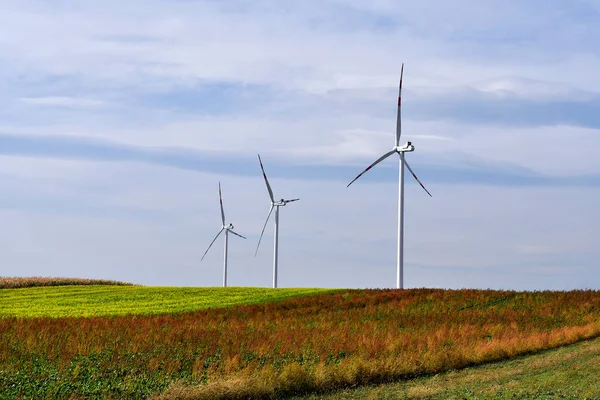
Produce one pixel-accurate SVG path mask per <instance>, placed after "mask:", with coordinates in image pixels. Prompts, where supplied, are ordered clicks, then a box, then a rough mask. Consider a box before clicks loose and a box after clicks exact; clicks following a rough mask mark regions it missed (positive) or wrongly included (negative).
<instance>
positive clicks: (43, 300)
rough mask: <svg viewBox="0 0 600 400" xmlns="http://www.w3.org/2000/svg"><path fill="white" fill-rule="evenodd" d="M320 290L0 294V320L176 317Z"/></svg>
mask: <svg viewBox="0 0 600 400" xmlns="http://www.w3.org/2000/svg"><path fill="white" fill-rule="evenodd" d="M324 291H326V290H324V289H276V290H273V289H265V288H241V287H230V288H196V287H149V286H107V285H84V286H51V287H44V286H42V287H28V288H22V289H8V290H0V317H52V318H58V317H91V316H111V315H126V314H138V315H143V314H165V313H179V312H188V311H195V310H202V309H207V308H221V307H229V306H233V305H239V304H256V303H264V302H268V301H277V300H283V299H288V298H291V297H295V296H301V295H310V294H315V293H322V292H324Z"/></svg>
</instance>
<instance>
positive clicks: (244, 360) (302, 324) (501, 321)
mask: <svg viewBox="0 0 600 400" xmlns="http://www.w3.org/2000/svg"><path fill="white" fill-rule="evenodd" d="M87 289H88V290H92V291H93V290H95V289H96V287H88V288H87ZM11 290H12V289H11ZM15 290H21V289H15ZM26 290H29V289H26ZM265 290H266V289H265ZM1 301H2V302H5V301H8V300H4V299H3V300H1ZM599 310H600V292H596V291H573V292H511V291H478V290H456V291H447V290H435V289H415V290H344V291H334V292H327V293H321V294H316V295H312V296H301V297H294V298H290V299H287V300H283V301H279V302H268V303H263V304H253V305H240V306H234V307H228V308H218V309H204V310H198V311H194V312H184V313H172V314H163V315H141V316H140V315H122V316H110V317H89V318H81V317H63V318H47V317H41V318H22V317H9V316H7V317H3V318H0V335H1V337H2V340H0V397H2V398H19V397H23V398H48V397H49V398H115V399H122V398H126V399H143V398H150V397H153V398H159V399H171V398H177V399H219V398H222V399H223V398H239V399H242V398H248V397H250V396H252V398H282V397H286V396H291V395H295V394H306V393H318V392H321V393H322V392H326V391H330V390H335V389H340V388H346V387H352V386H357V385H361V384H367V383H385V382H391V381H398V380H405V379H410V378H414V377H419V376H424V375H428V374H433V373H439V372H443V371H449V370H454V369H460V368H464V367H468V366H473V365H478V364H482V363H486V362H491V361H498V360H504V359H507V358H511V357H514V356H518V355H525V354H531V353H535V352H538V351H540V350H543V349H549V348H555V347H558V346H561V345H564V344H570V343H574V342H577V341H580V340H582V339H588V338H593V337H597V336H600V313H599Z"/></svg>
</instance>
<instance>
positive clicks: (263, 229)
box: [254, 204, 275, 257]
mask: <svg viewBox="0 0 600 400" xmlns="http://www.w3.org/2000/svg"><path fill="white" fill-rule="evenodd" d="M274 208H275V206H274V205H273V204H271V208H270V209H269V214H268V215H267V219H266V220H265V224H264V225H263V228H262V231H261V232H260V238H258V245H257V246H256V251H255V252H254V257H256V255H257V254H258V248H259V247H260V241H261V240H262V238H263V235H264V233H265V228H266V227H267V222H269V218H271V213H272V212H273V209H274Z"/></svg>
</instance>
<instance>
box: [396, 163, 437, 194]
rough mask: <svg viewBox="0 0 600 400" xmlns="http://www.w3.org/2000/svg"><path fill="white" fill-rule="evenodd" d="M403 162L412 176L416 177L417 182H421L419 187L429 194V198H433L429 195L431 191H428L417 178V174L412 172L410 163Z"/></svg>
mask: <svg viewBox="0 0 600 400" xmlns="http://www.w3.org/2000/svg"><path fill="white" fill-rule="evenodd" d="M403 161H404V165H406V168H408V170H409V171H410V173H411V174H412V176H413V177H414V178H415V179H416V180H417V182H419V185H421V187H422V188H423V190H424V191H426V192H427V194H428V195H429V197H433V196H432V195H431V193H429V190H427V189H426V188H425V185H423V182H421V181H420V180H419V178H417V175H416V174H415V172H414V171H413V170H412V168H411V167H410V165H408V163H407V162H406V160H403Z"/></svg>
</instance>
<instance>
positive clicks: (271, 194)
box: [258, 154, 275, 203]
mask: <svg viewBox="0 0 600 400" xmlns="http://www.w3.org/2000/svg"><path fill="white" fill-rule="evenodd" d="M258 162H259V163H260V169H262V173H263V177H264V178H265V183H266V184H267V190H268V191H269V197H270V198H271V201H272V202H273V203H275V199H274V198H273V190H271V185H269V180H268V179H267V174H265V167H264V166H263V163H262V160H261V159H260V154H259V155H258Z"/></svg>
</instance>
